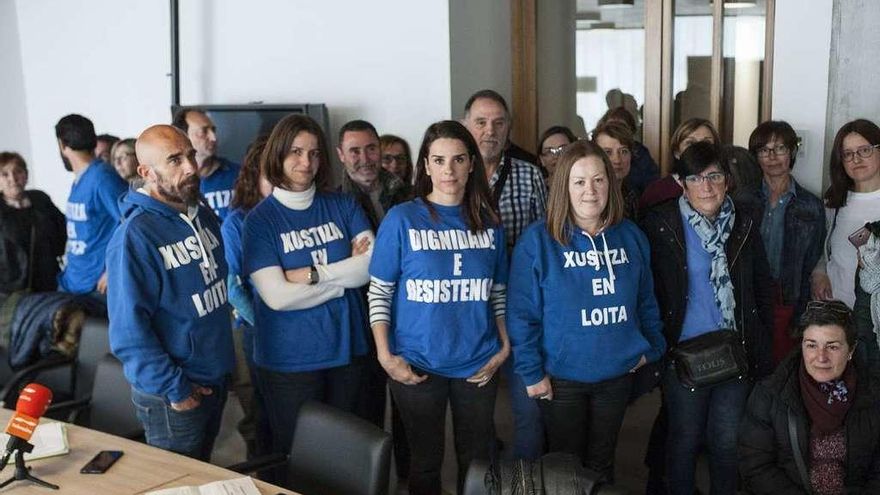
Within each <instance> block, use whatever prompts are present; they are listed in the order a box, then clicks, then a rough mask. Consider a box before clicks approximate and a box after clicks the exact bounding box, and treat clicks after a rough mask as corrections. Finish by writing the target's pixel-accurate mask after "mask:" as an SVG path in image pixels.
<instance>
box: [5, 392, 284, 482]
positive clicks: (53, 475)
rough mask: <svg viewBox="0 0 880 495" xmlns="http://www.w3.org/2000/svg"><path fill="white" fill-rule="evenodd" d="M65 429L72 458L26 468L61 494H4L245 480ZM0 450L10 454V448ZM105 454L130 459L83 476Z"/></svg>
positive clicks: (132, 444) (161, 452)
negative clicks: (88, 465) (117, 452)
mask: <svg viewBox="0 0 880 495" xmlns="http://www.w3.org/2000/svg"><path fill="white" fill-rule="evenodd" d="M11 415H12V411H10V410H8V409H0V425H3V427H4V428H5V425H6V423H7V421H8V420H9V417H10V416H11ZM43 421H47V420H45V419H44V420H43ZM49 421H51V420H49ZM65 426H66V428H67V443H68V445H69V446H70V453H69V454H67V455H62V456H58V457H50V458H47V459H38V460H35V461H29V462H27V463H26V464H27V465H28V466H30V467H31V468H32V469H31V474H32V475H33V476H36V477H37V478H40V479H43V480H45V481H48V482H49V483H54V484H56V485H59V486H60V487H61V489H60V490H50V489H48V488H43V487H39V486H37V485H35V484H33V483H31V482H29V481H16V482H13V483H12V484H11V485H9V486H7V487H6V488H3V489H2V490H0V493H2V494H5V493H11V494H21V495H30V494H34V495H52V494H54V493H57V494H63V495H67V494H84V495H123V494H131V495H135V494H142V493H146V492H149V491H152V490H159V489H162V488H172V487H177V486H187V485H201V484H204V483H209V482H211V481H217V480H223V479H233V478H240V477H242V476H244V475H242V474H239V473H236V472H234V471H229V470H227V469H223V468H221V467H218V466H214V465H212V464H208V463H205V462H201V461H197V460H195V459H191V458H189V457H184V456H182V455H178V454H175V453H173V452H168V451H166V450H161V449H157V448H155V447H150V446H149V445H146V444H143V443H139V442H135V441H133V440H128V439H125V438H121V437H117V436H113V435H108V434H107V433H102V432H100V431H95V430H90V429H88V428H83V427H81V426H76V425H72V424H67V425H65ZM0 448H4V449H5V445H2V446H0ZM102 450H121V451H123V452H124V453H125V454H124V455H123V456H122V457H121V458H120V459H119V460H118V461H116V464H114V465H113V467H111V468H110V469H109V470H108V471H107V472H106V473H104V474H80V472H79V470H80V468H82V467H83V466H85V465H86V463H87V462H89V460H91V459H92V457H94V456H95V454H97V453H98V452H100V451H102ZM14 472H15V467H14V466H13V465H12V464H10V465H9V466H7V467H6V468H5V469H3V471H0V481H3V480H6V479H7V478H9V477H11V476H12V475H13V474H14ZM254 483H255V484H256V485H257V487H258V488H259V489H260V493H261V494H263V495H275V494H285V495H287V494H292V495H296V494H295V493H294V492H291V491H290V490H285V489H282V488H279V487H277V486H275V485H271V484H269V483H265V482H262V481H259V480H257V479H254Z"/></svg>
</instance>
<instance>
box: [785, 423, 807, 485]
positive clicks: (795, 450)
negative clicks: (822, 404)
mask: <svg viewBox="0 0 880 495" xmlns="http://www.w3.org/2000/svg"><path fill="white" fill-rule="evenodd" d="M788 439H789V441H790V442H791V456H792V457H794V463H795V464H797V469H798V473H800V475H801V483H803V485H804V490H805V491H806V492H807V493H809V494H812V493H813V487H812V485H810V477H809V476H807V466H806V465H805V464H804V456H802V455H801V447H800V444H799V442H798V434H797V424H795V419H794V413H793V412H792V410H791V408H788Z"/></svg>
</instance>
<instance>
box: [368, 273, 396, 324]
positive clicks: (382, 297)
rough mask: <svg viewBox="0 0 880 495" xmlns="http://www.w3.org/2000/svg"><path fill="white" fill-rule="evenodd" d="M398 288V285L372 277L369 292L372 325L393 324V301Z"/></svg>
mask: <svg viewBox="0 0 880 495" xmlns="http://www.w3.org/2000/svg"><path fill="white" fill-rule="evenodd" d="M396 288H397V284H396V283H394V282H386V281H384V280H382V279H379V278H376V277H370V289H369V290H368V291H367V300H368V301H369V303H370V325H375V324H376V323H391V299H392V298H393V297H394V291H395V289H396Z"/></svg>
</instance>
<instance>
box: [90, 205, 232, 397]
mask: <svg viewBox="0 0 880 495" xmlns="http://www.w3.org/2000/svg"><path fill="white" fill-rule="evenodd" d="M124 203H125V205H126V206H127V208H126V211H125V218H124V220H123V223H122V224H121V225H120V226H119V228H118V229H117V230H116V232H115V233H114V234H113V238H112V239H111V240H110V243H109V244H108V246H107V275H108V291H107V306H108V312H109V317H110V348H111V349H112V351H113V354H115V355H116V356H117V357H118V358H119V360H120V361H122V364H123V367H124V370H125V376H126V378H127V379H128V381H129V382H130V383H131V384H132V386H134V387H135V388H136V389H138V390H140V391H142V392H145V393H148V394H154V395H159V396H161V397H164V398H165V399H166V400H168V401H169V402H180V401H182V400H184V399H186V397H187V396H189V394H190V393H191V392H192V386H193V385H194V384H198V385H219V384H221V383H223V380H224V379H225V377H226V375H227V374H228V373H230V372H231V370H232V363H233V351H232V329H231V326H230V322H231V318H230V315H229V305H228V304H227V302H226V275H227V269H226V260H225V259H224V258H223V243H222V241H221V237H220V225H218V223H217V217H216V216H215V215H214V214H213V213H211V212H210V210H208V209H207V208H206V207H204V206H199V207H198V208H197V209H194V210H195V211H194V212H193V213H194V216H192V215H186V214H182V213H180V212H178V211H177V210H174V209H172V208H171V207H169V206H167V205H165V204H164V203H162V202H160V201H157V200H155V199H153V198H151V197H149V196H147V195H146V194H143V193H140V192H135V191H132V192H129V193H128V194H127V195H126V196H125V198H124ZM190 217H192V218H191V219H190Z"/></svg>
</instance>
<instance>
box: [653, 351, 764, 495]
mask: <svg viewBox="0 0 880 495" xmlns="http://www.w3.org/2000/svg"><path fill="white" fill-rule="evenodd" d="M750 390H751V385H750V383H749V381H748V380H736V381H732V382H726V383H722V384H719V385H714V386H712V387H706V388H701V389H697V390H694V391H691V389H689V388H685V387H684V386H683V385H682V384H681V383H680V382H679V380H678V376H677V375H676V372H675V365H670V366H669V367H667V368H666V371H665V374H664V376H663V400H664V403H665V405H666V411H667V419H668V422H669V431H668V434H667V436H666V484H667V489H668V493H669V494H670V495H677V494H682V495H685V494H686V495H692V494H693V493H694V488H695V481H694V471H695V469H696V462H697V454H698V453H699V452H700V447H701V445H702V444H703V442H705V444H706V449H707V451H708V454H709V476H710V480H711V483H710V492H709V493H710V494H711V495H734V494H735V493H736V480H737V474H736V461H737V452H736V438H737V430H738V428H739V422H740V418H741V417H742V414H743V411H744V410H745V405H746V399H747V398H748V396H749V392H750Z"/></svg>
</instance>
